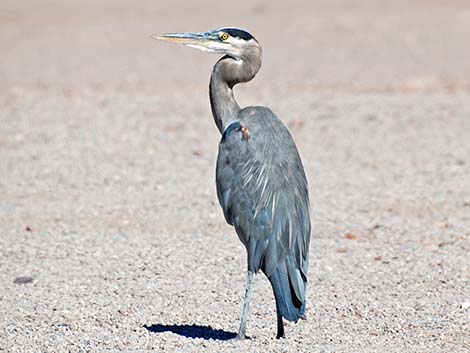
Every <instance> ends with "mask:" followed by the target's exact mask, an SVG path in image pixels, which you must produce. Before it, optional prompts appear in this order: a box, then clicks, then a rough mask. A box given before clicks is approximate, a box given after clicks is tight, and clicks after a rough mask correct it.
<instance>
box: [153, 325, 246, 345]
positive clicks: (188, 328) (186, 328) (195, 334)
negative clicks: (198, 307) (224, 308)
mask: <svg viewBox="0 0 470 353" xmlns="http://www.w3.org/2000/svg"><path fill="white" fill-rule="evenodd" d="M144 328H146V329H147V330H148V331H150V332H154V333H162V332H172V333H176V334H177V335H180V336H184V337H187V338H203V339H205V340H217V341H228V340H231V339H234V338H236V337H237V334H236V333H235V332H228V331H224V330H215V329H213V328H212V327H210V326H201V325H196V324H192V325H162V324H154V325H150V326H147V325H144Z"/></svg>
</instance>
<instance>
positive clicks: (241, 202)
mask: <svg viewBox="0 0 470 353" xmlns="http://www.w3.org/2000/svg"><path fill="white" fill-rule="evenodd" d="M153 37H154V38H156V39H160V40H164V41H169V42H177V43H181V44H184V45H187V46H189V47H193V48H196V49H200V50H204V51H208V52H212V53H216V54H221V55H223V57H222V58H221V59H220V60H219V61H217V63H216V64H215V66H214V69H213V71H212V76H211V80H210V87H209V91H210V102H211V108H212V115H213V116H214V120H215V124H216V125H217V128H218V129H219V131H220V133H221V134H222V139H221V140H220V144H219V155H218V158H217V168H216V184H217V196H218V198H219V202H220V205H221V206H222V209H223V211H224V215H225V219H226V221H227V223H229V224H230V225H233V226H234V227H235V230H236V232H237V234H238V237H239V238H240V240H241V241H242V243H243V244H244V245H245V247H246V250H247V253H248V274H247V285H246V292H245V303H244V305H243V311H242V317H241V320H240V329H239V332H238V337H239V338H245V337H246V321H247V316H248V311H249V305H250V296H251V295H250V294H251V287H252V285H253V282H254V274H255V273H257V272H258V271H259V270H261V271H263V272H264V274H265V275H266V276H267V277H268V279H269V281H270V282H271V285H272V287H273V291H274V297H275V300H276V311H277V336H276V337H277V338H281V337H284V324H283V317H284V318H286V319H287V320H290V321H295V322H297V320H298V319H299V318H304V315H305V302H306V285H307V269H308V248H309V243H310V214H309V200H308V188H307V179H306V177H305V172H304V168H303V166H302V161H301V160H300V156H299V153H298V151H297V147H296V145H295V143H294V140H293V139H292V136H291V135H290V133H289V131H288V129H287V128H286V126H285V125H284V124H283V123H282V122H281V120H279V119H278V118H277V117H276V115H274V113H273V112H272V111H271V110H270V109H269V108H266V107H246V108H240V106H239V105H238V103H237V102H236V100H235V98H234V96H233V87H234V86H235V85H236V84H237V83H241V82H248V81H250V80H251V79H253V77H254V76H255V75H256V73H257V72H258V70H259V69H260V67H261V46H260V44H259V43H258V41H257V40H256V39H255V38H254V37H253V36H252V35H251V34H249V33H248V32H246V31H244V30H242V29H238V28H221V29H218V30H215V31H209V32H204V33H189V32H186V33H169V34H164V35H159V36H153Z"/></svg>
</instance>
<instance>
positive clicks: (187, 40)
mask: <svg viewBox="0 0 470 353" xmlns="http://www.w3.org/2000/svg"><path fill="white" fill-rule="evenodd" d="M151 37H152V38H153V39H158V40H163V41H166V42H173V43H181V44H186V45H188V44H194V45H204V44H205V43H207V42H208V41H210V40H212V39H213V38H212V37H211V36H210V34H209V33H203V32H183V33H167V34H161V35H152V36H151Z"/></svg>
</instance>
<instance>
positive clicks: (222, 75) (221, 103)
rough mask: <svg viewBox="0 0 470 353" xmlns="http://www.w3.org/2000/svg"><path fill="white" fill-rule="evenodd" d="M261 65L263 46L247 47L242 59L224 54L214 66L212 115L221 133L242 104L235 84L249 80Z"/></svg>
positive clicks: (211, 99)
mask: <svg viewBox="0 0 470 353" xmlns="http://www.w3.org/2000/svg"><path fill="white" fill-rule="evenodd" d="M260 67H261V48H260V47H259V46H257V47H253V48H250V49H246V50H245V52H244V53H243V55H242V56H241V57H240V59H238V60H236V59H234V58H232V57H230V56H224V57H223V58H222V59H220V60H219V61H218V62H217V64H215V66H214V70H213V71H212V76H211V81H210V85H209V95H210V101H211V108H212V115H213V116H214V121H215V124H216V125H217V128H218V129H219V131H220V133H222V132H223V131H224V129H225V128H226V127H227V126H228V125H229V124H230V123H231V122H232V121H234V120H235V119H236V117H237V114H238V111H239V110H240V106H239V105H238V103H237V102H236V100H235V97H234V96H233V86H235V85H236V84H237V83H240V82H248V81H250V80H251V79H253V77H255V75H256V73H257V72H258V70H259V69H260Z"/></svg>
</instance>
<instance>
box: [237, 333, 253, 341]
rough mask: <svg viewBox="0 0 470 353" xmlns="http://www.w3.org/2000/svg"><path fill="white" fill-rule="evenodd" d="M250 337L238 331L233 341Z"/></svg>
mask: <svg viewBox="0 0 470 353" xmlns="http://www.w3.org/2000/svg"><path fill="white" fill-rule="evenodd" d="M249 339H251V337H249V336H247V335H245V334H244V333H243V334H241V333H238V335H237V336H236V337H235V338H234V340H235V341H244V340H249Z"/></svg>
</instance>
